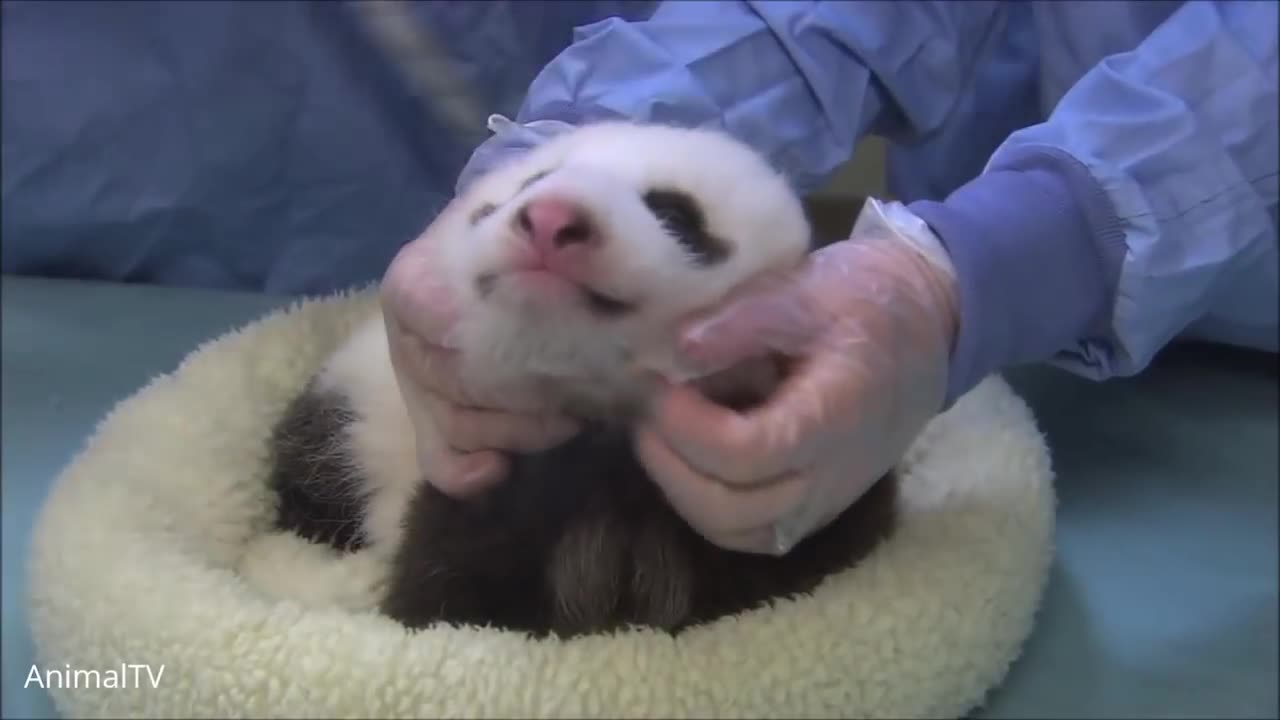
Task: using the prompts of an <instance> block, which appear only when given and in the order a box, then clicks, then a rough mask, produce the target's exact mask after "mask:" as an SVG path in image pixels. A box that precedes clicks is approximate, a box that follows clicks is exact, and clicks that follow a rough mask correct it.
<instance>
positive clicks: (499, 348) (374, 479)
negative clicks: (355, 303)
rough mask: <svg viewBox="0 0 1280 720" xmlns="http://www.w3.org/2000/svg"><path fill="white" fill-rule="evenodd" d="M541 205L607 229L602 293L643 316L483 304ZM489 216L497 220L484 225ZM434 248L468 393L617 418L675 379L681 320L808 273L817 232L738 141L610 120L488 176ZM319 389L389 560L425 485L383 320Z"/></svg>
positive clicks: (507, 293)
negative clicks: (687, 236)
mask: <svg viewBox="0 0 1280 720" xmlns="http://www.w3.org/2000/svg"><path fill="white" fill-rule="evenodd" d="M541 173H546V175H545V176H544V177H542V178H541V179H539V180H537V181H535V182H533V183H532V184H528V185H527V186H526V183H527V182H528V181H529V179H530V178H532V177H536V176H538V175H539V174H541ZM652 188H665V189H671V190H678V191H680V192H683V193H685V194H687V195H689V196H691V197H692V198H694V199H696V201H697V202H698V204H699V205H700V207H701V210H702V212H703V214H704V217H705V221H706V226H707V227H708V228H709V229H710V230H711V232H713V233H714V234H715V235H716V236H718V237H719V238H721V239H723V240H724V241H726V242H727V243H728V244H730V245H731V247H732V252H731V253H730V254H729V255H728V257H727V258H726V259H724V261H723V262H720V263H718V264H715V265H712V266H710V267H702V266H699V265H698V264H697V263H694V262H692V261H691V258H690V257H689V255H688V253H687V251H686V250H685V249H684V248H683V247H682V246H681V245H680V244H679V243H678V242H676V241H675V239H674V238H673V237H672V236H671V235H670V234H669V233H668V231H667V230H666V228H665V227H664V226H663V224H662V223H661V222H660V221H659V220H658V218H657V217H655V216H654V214H653V213H652V212H650V210H649V209H648V208H647V207H646V205H645V203H644V202H643V200H642V195H643V193H644V192H645V191H646V190H649V189H652ZM546 193H556V194H558V195H559V196H561V197H564V196H566V195H567V196H570V197H572V198H574V199H575V201H577V202H579V203H581V204H582V205H583V207H584V208H585V209H586V210H587V211H588V213H589V214H590V216H591V217H592V218H593V219H594V221H595V222H596V223H597V229H598V230H599V231H600V232H601V233H602V235H603V237H604V242H603V244H602V245H601V247H599V248H598V250H597V251H596V253H597V262H596V264H595V265H594V266H593V269H592V273H593V274H592V278H591V285H592V287H593V288H594V289H597V290H599V291H601V292H603V293H606V294H608V295H610V296H613V297H617V298H624V299H626V300H627V301H628V302H632V303H634V304H635V305H636V306H637V310H636V311H635V312H633V313H630V314H627V315H625V316H621V317H601V316H598V315H596V314H593V313H592V312H590V311H589V310H588V309H587V308H586V307H585V306H583V305H581V304H579V303H574V302H567V301H566V302H548V301H546V300H545V298H544V299H542V300H534V299H532V298H531V297H530V296H529V295H528V294H526V293H524V292H523V291H522V288H521V286H520V285H519V284H518V283H502V282H499V283H498V284H497V285H496V287H494V289H493V291H492V292H491V293H490V294H489V295H487V296H486V297H481V294H480V293H479V292H478V290H477V287H476V279H477V277H479V276H480V275H483V274H485V273H493V272H495V271H501V270H502V269H503V268H504V267H506V266H507V265H508V264H509V263H510V262H511V257H512V248H513V246H514V245H515V244H516V243H519V242H521V238H520V237H519V236H518V234H516V233H515V231H514V230H513V228H514V227H515V213H516V212H517V211H518V209H519V208H520V207H521V206H522V205H523V204H524V203H527V202H529V201H530V200H532V199H534V198H537V197H539V196H540V195H542V194H546ZM490 206H491V208H490ZM482 208H485V209H486V210H488V209H491V212H489V213H488V214H487V215H486V216H485V217H483V218H482V219H480V220H479V221H478V222H475V221H474V220H473V218H475V217H476V216H477V214H478V211H481V209H482ZM481 214H482V213H481ZM423 241H427V242H441V243H443V249H444V254H443V257H442V260H441V265H440V267H439V272H440V273H441V274H442V275H443V278H441V279H443V281H445V282H448V283H449V285H450V287H451V289H452V292H453V293H455V297H457V298H459V299H460V302H459V307H461V308H462V318H461V321H460V323H459V325H458V326H457V330H456V336H455V338H454V339H455V341H456V345H457V346H458V347H459V348H460V352H461V355H462V359H463V363H462V365H463V368H464V383H465V384H466V387H467V388H468V391H469V392H470V393H471V394H472V395H474V396H476V397H477V398H478V399H480V400H482V401H483V400H484V399H485V398H492V399H495V400H501V399H508V398H510V397H516V396H519V394H520V393H522V392H528V391H529V390H530V388H531V387H532V386H534V385H536V387H537V388H539V391H541V392H556V393H566V394H568V395H573V396H574V397H575V401H576V402H577V403H579V404H582V403H585V404H586V405H587V406H594V407H608V406H609V404H610V403H612V402H616V401H618V400H620V399H624V398H627V397H628V396H630V395H632V394H634V393H637V392H642V389H641V388H642V386H641V384H640V383H638V382H637V380H638V378H639V377H640V376H639V375H638V372H639V371H641V370H645V371H656V372H661V373H666V374H668V375H676V376H678V375H680V374H681V373H682V369H681V368H679V367H678V366H677V363H676V362H675V360H674V357H675V354H674V352H673V349H674V345H673V343H674V341H675V338H676V332H675V328H676V326H677V324H678V323H679V321H680V320H682V319H683V318H685V317H687V316H688V314H689V313H691V312H693V311H696V310H699V309H703V308H707V307H709V306H712V305H714V304H715V303H716V302H717V301H719V300H721V299H722V298H724V297H725V296H726V294H727V293H729V291H730V290H732V289H734V288H735V287H737V286H739V285H740V284H741V283H743V282H744V281H747V280H748V279H751V278H753V277H756V276H759V275H760V274H762V273H766V272H768V271H771V270H776V269H785V268H789V267H792V266H794V265H795V264H797V263H798V262H800V261H801V260H802V259H803V258H804V256H805V254H806V252H807V250H808V247H809V242H810V229H809V225H808V222H807V220H806V217H805V214H804V210H803V207H802V205H801V203H800V200H799V198H798V197H797V196H796V195H795V194H794V192H793V191H792V190H791V188H790V187H789V185H788V184H787V183H786V181H785V180H784V178H783V177H781V176H780V175H779V174H778V173H777V172H776V171H774V170H773V169H772V168H771V167H770V166H769V165H768V164H767V163H766V162H765V161H764V160H763V159H762V158H761V157H760V156H759V155H757V154H756V153H754V152H753V151H752V150H750V149H749V148H748V147H746V146H745V145H743V144H741V143H739V142H738V141H736V140H734V139H732V138H730V137H728V136H726V135H724V134H721V133H719V132H715V131H710V130H691V129H681V128H674V127H665V126H638V125H631V124H624V123H604V124H597V125H590V126H586V127H583V128H580V129H578V130H575V131H572V132H570V133H568V134H565V135H563V136H559V137H557V138H555V139H552V140H550V141H549V142H547V143H546V144H544V145H542V146H540V147H538V148H536V149H534V150H532V151H530V152H529V153H527V154H526V155H524V156H523V157H521V158H519V159H518V160H516V161H514V162H511V163H509V164H507V165H504V166H501V167H499V168H498V169H497V170H495V171H493V172H492V173H490V174H488V175H487V176H485V177H483V178H481V179H479V180H478V181H477V182H476V183H475V184H473V185H472V186H471V188H470V189H469V190H468V191H467V192H466V193H465V194H464V195H462V196H460V197H458V198H457V199H455V200H454V202H452V203H451V204H450V205H449V206H448V207H447V208H446V209H445V210H444V211H443V212H442V214H441V215H440V216H439V217H438V218H437V219H436V220H435V221H434V222H433V223H432V224H431V226H430V227H429V228H428V229H427V230H426V237H424V238H421V239H420V240H419V242H423ZM316 382H317V386H316V387H317V389H319V390H333V391H336V392H338V393H340V394H341V395H343V396H345V398H347V400H348V401H349V404H350V407H351V408H352V410H353V413H354V417H353V419H352V422H351V423H350V424H349V425H348V426H347V428H346V433H347V437H346V438H345V444H344V446H343V447H342V448H340V449H339V451H340V452H342V453H343V454H344V455H346V457H347V460H348V462H349V463H350V464H351V466H352V468H353V470H354V471H355V472H353V478H359V482H361V483H365V485H364V486H362V487H351V488H349V491H350V492H352V493H353V494H356V495H359V496H361V497H362V498H363V499H364V501H365V512H364V518H363V530H364V533H365V537H366V541H367V543H368V546H369V548H370V549H371V550H376V551H378V552H391V551H392V549H393V548H394V547H395V546H396V544H397V543H398V540H399V538H400V535H401V515H402V513H403V511H404V508H405V506H406V505H407V503H408V502H409V499H410V497H411V496H412V494H413V492H414V490H415V488H416V487H417V486H418V483H419V482H421V475H420V472H419V462H418V457H419V454H418V452H417V448H416V445H415V438H414V433H413V429H412V426H411V424H410V418H409V415H408V413H407V411H406V409H405V406H404V404H403V402H402V400H401V395H400V393H399V390H398V386H397V384H396V378H395V374H394V371H393V368H392V365H391V359H390V352H389V349H388V344H387V336H386V330H385V326H384V322H383V318H382V317H381V315H380V314H379V315H377V316H376V317H371V318H370V319H369V320H368V321H367V322H366V323H364V324H363V326H361V327H360V328H359V329H358V330H357V332H355V333H354V335H353V336H352V337H351V338H350V340H349V341H347V342H346V343H345V344H344V345H343V346H342V347H341V348H340V349H339V350H338V351H337V352H336V353H335V354H334V356H333V357H332V358H331V359H330V360H329V361H328V363H327V364H326V365H325V367H324V368H323V370H322V372H321V373H320V375H319V376H318V377H317V379H316ZM513 388H518V389H519V391H520V392H516V393H513V392H512V389H513ZM548 388H551V389H550V390H548ZM422 441H423V442H425V443H427V447H424V448H422V455H423V457H425V458H430V457H432V456H433V455H435V454H437V453H439V452H442V451H443V446H442V445H441V441H440V440H439V439H438V438H435V437H430V436H428V437H424V438H422ZM429 464H430V463H429V460H428V462H427V465H429ZM428 471H429V470H428ZM353 482H355V480H353Z"/></svg>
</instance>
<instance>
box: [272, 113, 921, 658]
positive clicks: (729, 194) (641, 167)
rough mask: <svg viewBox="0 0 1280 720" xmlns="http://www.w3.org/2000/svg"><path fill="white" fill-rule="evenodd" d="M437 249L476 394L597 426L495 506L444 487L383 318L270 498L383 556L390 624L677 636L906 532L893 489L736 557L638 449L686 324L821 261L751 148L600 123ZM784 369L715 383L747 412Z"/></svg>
mask: <svg viewBox="0 0 1280 720" xmlns="http://www.w3.org/2000/svg"><path fill="white" fill-rule="evenodd" d="M427 233H428V237H427V238H425V239H424V240H425V241H429V242H435V243H440V250H441V255H440V257H439V262H440V266H439V268H438V274H439V275H440V278H441V280H442V281H444V282H448V283H451V289H452V292H453V293H455V297H458V298H461V302H460V306H461V307H462V308H463V310H462V317H461V319H460V322H459V325H458V326H457V327H456V329H455V330H454V333H455V340H456V344H457V346H458V347H459V348H460V353H461V358H462V373H463V381H464V383H465V385H466V387H468V389H469V390H470V391H471V392H472V394H473V395H476V397H477V398H478V399H479V400H480V401H483V400H484V399H485V398H501V399H504V400H506V399H516V398H529V397H533V398H537V399H539V400H543V401H552V402H555V403H557V404H558V406H559V407H560V408H562V409H563V410H564V412H566V413H568V414H570V415H572V416H574V417H576V418H578V419H580V420H581V421H582V422H583V427H584V429H583V430H582V431H581V432H580V433H579V434H578V435H576V436H575V437H574V438H573V439H571V440H569V441H567V442H565V443H563V444H562V445H560V446H558V447H555V448H553V449H551V450H547V451H545V452H535V453H523V454H516V455H514V456H513V457H512V462H511V465H510V472H509V474H508V476H507V477H506V479H505V480H503V481H502V482H501V483H499V484H497V485H496V486H495V487H493V488H492V489H489V490H487V491H485V492H483V493H482V494H480V495H479V496H477V497H470V498H466V499H453V498H450V497H447V496H445V495H443V494H441V493H440V492H438V491H437V490H435V489H434V488H433V486H432V485H431V484H430V483H428V482H426V481H425V479H424V478H423V477H422V476H421V474H420V471H419V463H418V457H419V451H421V452H422V454H423V456H425V457H427V458H429V457H430V456H431V455H432V454H433V453H440V452H443V450H444V446H443V445H442V442H443V441H442V440H440V439H439V438H436V437H427V438H425V439H424V442H425V443H426V447H423V448H418V447H417V445H416V442H417V441H416V440H415V438H414V433H413V430H412V427H411V424H410V419H409V415H408V411H407V410H406V408H405V406H404V404H403V401H402V399H401V395H400V393H399V390H398V386H397V384H396V379H395V374H394V370H393V367H392V365H391V359H390V352H389V349H388V344H387V336H386V332H387V331H386V327H385V325H384V321H383V318H382V317H381V315H380V314H378V313H375V315H374V316H372V317H370V318H368V320H367V321H366V322H365V323H364V324H363V325H362V326H361V327H359V328H358V329H357V331H356V332H355V333H354V334H353V336H352V337H351V338H350V339H349V340H348V341H347V342H346V343H345V344H344V345H343V346H342V347H340V348H339V349H338V351H337V352H336V353H335V354H334V355H333V356H332V357H331V358H330V359H329V360H328V362H327V363H326V364H325V365H324V366H323V368H322V369H321V370H320V372H319V373H318V374H317V375H316V376H315V377H314V378H313V379H312V380H311V382H310V383H309V384H308V385H307V387H306V388H305V390H304V391H303V392H302V394H301V395H300V396H299V397H297V398H296V400H295V401H294V402H293V403H292V405H291V406H290V407H289V409H288V410H287V412H286V414H285V416H284V417H283V419H282V420H281V421H280V423H279V425H278V426H277V428H276V430H275V433H274V435H273V437H272V442H271V450H272V456H273V468H272V474H271V484H272V487H273V489H274V491H275V492H276V495H277V497H278V500H279V505H278V518H277V523H278V526H279V527H280V528H282V529H285V530H289V531H293V532H296V533H298V534H299V535H301V536H303V537H304V538H306V539H308V540H311V541H313V542H318V543H325V544H328V545H331V546H333V547H334V548H336V549H338V550H340V551H344V552H355V551H361V552H381V553H386V555H387V558H388V561H389V563H390V576H389V580H388V586H387V588H386V594H385V597H384V598H383V600H382V603H381V611H382V612H384V613H385V614H386V615H388V616H390V617H392V618H394V619H396V620H398V621H399V622H401V623H403V624H404V625H405V626H407V627H409V628H422V627H425V626H427V625H430V624H434V623H451V624H470V625H478V626H489V627H495V628H502V629H507V630H514V631H522V632H525V633H528V634H530V635H533V636H547V635H554V636H557V637H562V638H567V637H573V636H577V635H583V634H590V633H602V632H610V631H616V630H620V629H624V628H628V627H645V628H655V629H658V630H662V631H666V632H669V633H672V634H675V633H679V632H680V631H682V630H684V629H686V628H689V627H692V626H695V625H698V624H700V623H705V622H708V621H711V620H714V619H716V618H719V617H723V616H726V615H731V614H736V613H740V612H743V611H746V610H750V609H752V608H755V607H759V606H760V605H762V604H763V603H767V602H769V601H770V600H773V599H777V598H783V597H787V596H793V595H796V594H801V593H806V592H810V591H812V590H813V589H815V588H816V587H817V585H818V584H819V583H820V582H821V581H822V580H823V579H824V578H825V577H826V576H828V575H829V574H831V573H834V572H837V571H840V570H843V569H846V568H849V567H851V566H852V565H854V564H855V563H857V562H858V561H859V560H860V559H861V558H863V557H865V556H866V555H867V554H868V553H869V552H870V551H871V550H872V549H873V548H875V547H876V546H877V544H878V543H879V542H881V541H882V540H884V539H885V538H886V537H888V535H889V534H890V533H891V531H892V529H893V527H894V521H895V502H896V484H895V479H894V477H893V476H892V474H890V475H888V476H886V477H885V478H883V479H882V480H881V481H880V482H878V483H877V484H876V485H875V486H873V488H872V489H871V490H870V491H869V492H868V493H867V494H866V495H864V496H863V497H862V499H860V500H859V501H858V502H857V503H855V504H854V505H853V506H852V507H850V508H849V509H848V510H847V511H846V512H844V513H843V514H842V515H841V516H840V517H839V518H837V519H836V520H835V521H834V522H832V523H830V524H829V525H828V526H826V527H825V528H824V529H823V530H821V531H820V532H818V533H816V534H814V535H813V536H811V537H809V538H808V539H807V540H805V541H803V542H801V543H800V544H799V545H797V546H796V547H795V548H794V549H792V550H791V552H790V553H789V554H787V555H786V556H783V557H771V556H764V555H755V554H748V553H739V552H733V551H729V550H725V549H721V548H719V547H718V546H715V545H713V544H711V543H710V542H708V541H707V540H705V539H704V538H702V537H701V536H700V535H699V534H697V533H696V532H695V531H694V530H692V529H691V528H690V527H689V526H688V525H687V524H686V523H685V522H684V521H683V520H682V519H681V518H680V516H679V515H677V514H676V512H675V511H674V510H673V509H672V508H671V507H670V505H669V504H668V503H667V501H666V499H665V497H664V495H663V494H662V492H661V490H660V488H659V487H658V486H657V485H656V484H655V483H654V482H653V481H652V480H651V479H650V478H649V477H648V475H647V474H646V472H645V470H644V468H643V466H642V465H641V464H640V462H639V461H638V459H637V457H636V455H635V453H634V450H633V446H632V435H631V431H632V428H633V426H634V423H635V422H636V420H637V419H638V418H640V417H641V416H642V415H643V413H644V412H645V410H646V401H647V399H648V398H649V397H650V396H651V388H650V386H649V384H648V383H649V380H648V379H647V378H649V377H651V375H650V373H666V374H668V376H676V377H679V376H681V370H682V369H681V368H680V367H679V363H678V362H677V360H676V353H675V342H676V338H677V326H678V323H679V322H680V321H681V320H683V319H684V318H686V317H687V316H688V315H689V313H691V312H694V311H696V310H700V309H704V308H708V307H711V306H714V305H715V304H716V303H717V302H718V301H720V300H721V299H723V298H724V297H725V296H726V295H727V294H728V293H729V292H730V291H731V290H733V289H734V288H736V287H738V286H739V285H741V284H742V283H744V282H747V281H750V280H753V279H755V278H758V277H762V276H764V275H766V274H768V273H770V272H772V271H777V270H785V269H787V268H789V267H793V266H795V265H797V264H798V263H800V262H802V261H803V260H804V257H805V255H806V254H807V253H808V252H809V251H810V250H811V249H813V248H812V247H811V245H812V241H811V240H810V228H809V223H808V221H807V219H806V217H805V213H804V210H803V207H802V205H801V203H800V201H799V199H798V198H797V197H796V196H795V194H794V193H793V192H792V190H791V189H790V187H789V185H788V184H787V183H786V182H785V180H784V179H783V178H782V177H781V176H780V175H779V174H778V173H776V172H775V171H774V170H773V169H772V168H771V167H770V166H769V165H768V164H767V163H766V162H765V161H764V160H763V158H761V157H760V156H758V155H757V154H756V153H754V152H753V151H752V150H750V149H749V148H747V147H746V146H744V145H742V144H740V143H739V142H738V141H736V140H734V139H732V138H730V137H728V136H726V135H724V134H721V133H719V132H716V131H711V130H690V129H680V128H674V127H665V126H654V125H633V124H626V123H615V122H608V123H600V124H593V125H588V126H585V127H582V128H580V129H577V130H574V131H572V132H569V133H567V134H565V135H563V136H559V137H557V138H555V139H553V140H550V141H548V142H547V143H545V144H543V145H541V146H539V147H537V148H535V149H534V150H531V151H530V152H528V153H527V154H526V155H524V156H523V157H522V158H520V159H518V160H515V161H513V162H511V163H509V164H507V165H505V166H502V167H500V168H498V169H497V170H495V171H493V172H491V173H489V174H488V175H487V176H485V177H483V178H481V179H480V180H478V181H477V182H476V183H475V184H474V185H473V186H472V187H471V188H470V189H469V190H467V191H466V192H465V193H464V194H463V195H461V196H460V197H458V198H457V199H456V200H455V201H454V202H453V203H451V204H450V205H449V206H448V207H447V208H446V209H445V210H444V212H443V213H442V214H441V215H440V216H439V217H438V218H437V219H436V221H435V222H433V223H432V225H431V227H430V228H429V229H428V230H427ZM786 362H787V360H786V359H781V358H780V359H777V360H776V361H775V360H773V359H763V360H762V361H761V362H759V363H746V364H744V366H743V367H742V368H737V369H735V370H732V371H727V372H725V373H722V374H720V375H718V376H713V377H712V378H706V379H703V380H700V381H697V382H699V383H700V385H699V387H700V388H701V389H702V390H703V391H704V392H705V393H707V394H708V395H709V396H710V397H712V398H713V399H714V400H716V401H717V402H720V403H721V404H724V405H726V406H728V407H732V408H734V409H736V410H739V411H747V410H749V409H750V407H751V405H753V404H754V403H757V402H760V401H761V400H763V398H764V396H765V395H766V394H767V392H768V391H769V390H770V389H771V388H773V387H776V384H777V383H778V382H779V381H781V379H782V375H783V374H784V373H785V371H786ZM425 465H426V466H427V467H426V470H425V472H427V473H429V472H430V463H429V462H427V463H425Z"/></svg>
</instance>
